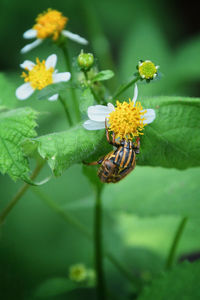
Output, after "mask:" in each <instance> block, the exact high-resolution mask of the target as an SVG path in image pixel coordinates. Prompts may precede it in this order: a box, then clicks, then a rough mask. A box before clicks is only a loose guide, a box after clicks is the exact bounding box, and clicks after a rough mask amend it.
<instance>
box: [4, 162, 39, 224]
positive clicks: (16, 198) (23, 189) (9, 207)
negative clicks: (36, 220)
mask: <svg viewBox="0 0 200 300" xmlns="http://www.w3.org/2000/svg"><path fill="white" fill-rule="evenodd" d="M43 165H44V162H42V163H38V164H37V166H36V167H35V170H34V171H33V173H32V175H31V179H32V180H33V179H35V178H36V176H37V175H38V174H39V172H40V170H41V169H42V167H43ZM29 187H30V185H29V184H28V183H24V185H23V186H22V187H21V188H20V189H19V190H18V192H17V193H16V195H15V196H14V197H13V198H12V200H11V201H10V202H9V203H8V205H7V206H6V207H5V208H4V209H3V211H2V213H1V214H0V225H2V224H3V222H4V220H5V219H6V217H7V215H8V214H9V213H10V211H11V210H12V209H13V207H14V206H15V205H16V204H17V202H18V201H19V200H20V198H21V197H22V196H23V195H24V194H25V192H26V191H27V189H28V188H29Z"/></svg>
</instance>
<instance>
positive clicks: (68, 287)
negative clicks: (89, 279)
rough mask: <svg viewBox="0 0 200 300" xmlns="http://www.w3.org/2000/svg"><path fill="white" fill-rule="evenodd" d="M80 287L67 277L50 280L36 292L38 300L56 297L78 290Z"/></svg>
mask: <svg viewBox="0 0 200 300" xmlns="http://www.w3.org/2000/svg"><path fill="white" fill-rule="evenodd" d="M77 287H78V286H77V284H75V283H74V282H72V281H71V280H69V279H67V278H65V277H58V278H52V279H48V280H46V281H45V282H43V283H42V284H41V285H40V286H39V287H38V288H37V289H36V291H35V296H36V297H37V298H48V299H49V297H55V296H58V295H61V294H64V293H67V292H70V291H72V290H74V289H76V288H77Z"/></svg>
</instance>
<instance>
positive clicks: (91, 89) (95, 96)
mask: <svg viewBox="0 0 200 300" xmlns="http://www.w3.org/2000/svg"><path fill="white" fill-rule="evenodd" d="M82 72H83V74H84V76H85V79H86V81H87V82H88V74H87V71H84V70H83V71H82ZM89 89H90V91H91V93H92V95H93V96H94V99H95V100H96V101H97V103H98V104H102V102H104V101H102V100H101V98H100V97H99V96H98V95H97V94H96V92H95V91H94V89H93V87H92V86H91V84H90V85H89Z"/></svg>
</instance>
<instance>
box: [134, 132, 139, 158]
mask: <svg viewBox="0 0 200 300" xmlns="http://www.w3.org/2000/svg"><path fill="white" fill-rule="evenodd" d="M136 145H137V146H136V147H135V148H134V149H135V153H136V154H139V153H140V138H139V136H138V137H137V139H136Z"/></svg>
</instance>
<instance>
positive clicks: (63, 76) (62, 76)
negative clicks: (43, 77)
mask: <svg viewBox="0 0 200 300" xmlns="http://www.w3.org/2000/svg"><path fill="white" fill-rule="evenodd" d="M70 78H71V73H70V72H63V73H57V74H56V73H54V74H53V83H58V82H62V81H68V80H70Z"/></svg>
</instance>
